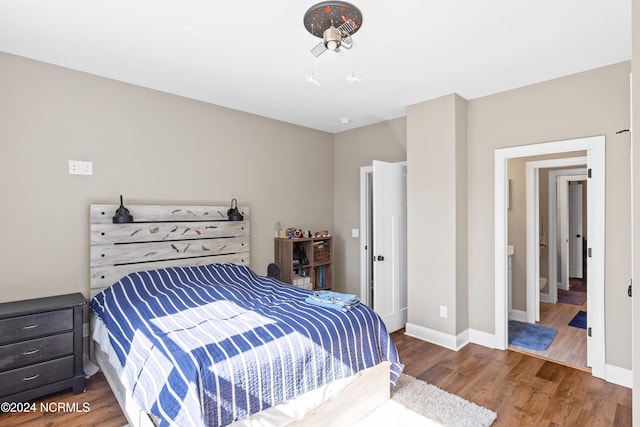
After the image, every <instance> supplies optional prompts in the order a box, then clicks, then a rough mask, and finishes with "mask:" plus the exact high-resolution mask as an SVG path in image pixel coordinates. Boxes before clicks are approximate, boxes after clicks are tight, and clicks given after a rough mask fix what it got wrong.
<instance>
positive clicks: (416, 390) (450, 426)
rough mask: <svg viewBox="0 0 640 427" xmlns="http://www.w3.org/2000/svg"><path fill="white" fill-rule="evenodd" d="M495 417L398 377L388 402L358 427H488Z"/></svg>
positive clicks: (420, 384) (414, 380)
mask: <svg viewBox="0 0 640 427" xmlns="http://www.w3.org/2000/svg"><path fill="white" fill-rule="evenodd" d="M496 418H497V414H496V413H495V412H493V411H490V410H489V409H486V408H483V407H482V406H478V405H476V404H475V403H472V402H469V401H467V400H465V399H463V398H461V397H459V396H456V395H455V394H451V393H448V392H446V391H444V390H442V389H440V388H438V387H436V386H434V385H431V384H428V383H426V382H424V381H421V380H418V379H416V378H413V377H410V376H409V375H405V374H401V375H400V378H399V379H398V384H397V385H396V388H395V389H394V390H393V391H392V392H391V399H390V400H388V401H387V402H385V403H384V404H383V405H381V406H380V407H379V408H377V409H376V410H375V411H373V412H372V413H371V414H369V416H367V417H366V418H364V419H363V420H362V421H361V422H360V423H358V424H357V426H358V427H368V426H379V425H406V426H412V427H414V426H446V427H487V426H490V425H491V424H492V423H493V421H495V419H496Z"/></svg>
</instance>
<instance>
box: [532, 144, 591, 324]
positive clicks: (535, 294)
mask: <svg viewBox="0 0 640 427" xmlns="http://www.w3.org/2000/svg"><path fill="white" fill-rule="evenodd" d="M586 164H587V157H586V156H580V157H563V158H559V159H549V160H537V161H530V162H526V166H525V167H526V205H527V207H526V251H525V254H526V269H527V272H526V321H527V322H529V323H535V322H537V321H539V320H540V287H539V285H538V282H539V280H540V223H539V221H537V219H538V218H540V198H539V189H540V185H539V182H540V179H539V178H540V169H546V168H557V167H569V166H581V165H586ZM576 170H579V171H582V174H584V173H586V169H584V168H580V169H576ZM551 172H552V171H549V205H548V206H549V212H548V216H547V218H546V220H547V223H548V225H547V229H548V230H549V245H548V246H547V249H548V251H547V256H548V265H549V276H551V273H552V268H551V260H552V258H553V260H554V261H555V257H554V256H553V255H552V254H555V251H556V250H557V249H556V244H555V239H554V236H555V235H556V234H555V233H556V220H555V219H556V191H555V190H556V187H555V180H554V185H553V194H552V191H551V187H552V185H551V175H552V173H551ZM566 175H568V174H566ZM552 198H553V203H552ZM552 243H553V244H552ZM554 266H555V263H554ZM555 274H556V276H555V277H557V272H556V273H555ZM547 283H548V286H549V291H550V292H549V295H550V296H551V290H552V289H551V287H552V284H551V279H550V278H548V282H547ZM556 284H557V282H554V284H553V286H556Z"/></svg>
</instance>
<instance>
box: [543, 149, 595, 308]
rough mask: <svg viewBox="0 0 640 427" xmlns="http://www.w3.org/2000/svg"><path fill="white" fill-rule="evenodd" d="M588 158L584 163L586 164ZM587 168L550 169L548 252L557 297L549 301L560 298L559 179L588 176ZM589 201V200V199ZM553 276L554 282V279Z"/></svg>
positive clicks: (550, 284)
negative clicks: (557, 254)
mask: <svg viewBox="0 0 640 427" xmlns="http://www.w3.org/2000/svg"><path fill="white" fill-rule="evenodd" d="M586 163H587V162H586V159H585V162H584V164H586ZM586 174H587V169H586V168H575V169H560V170H550V171H549V246H548V247H547V249H548V254H549V261H548V265H549V277H548V280H549V282H548V283H549V287H550V290H551V286H553V289H555V299H554V297H553V296H551V295H550V298H551V300H550V301H547V302H551V303H554V304H555V303H556V302H557V300H558V262H557V257H555V256H554V254H556V253H557V252H558V244H557V238H556V236H557V233H558V232H559V231H558V230H557V217H558V208H559V206H558V191H557V185H556V183H557V180H558V178H560V177H566V176H571V177H586ZM587 202H588V201H587ZM552 278H553V282H552V280H551V279H552Z"/></svg>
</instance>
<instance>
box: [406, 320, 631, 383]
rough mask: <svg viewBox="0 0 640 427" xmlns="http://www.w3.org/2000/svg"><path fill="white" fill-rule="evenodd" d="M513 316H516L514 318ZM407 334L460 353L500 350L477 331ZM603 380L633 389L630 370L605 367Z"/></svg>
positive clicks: (412, 329)
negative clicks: (471, 347) (466, 348)
mask: <svg viewBox="0 0 640 427" xmlns="http://www.w3.org/2000/svg"><path fill="white" fill-rule="evenodd" d="M521 313H522V314H521ZM513 314H515V316H512V315H513ZM523 314H524V311H520V310H513V311H512V312H511V313H510V314H509V318H510V319H513V320H520V316H522V315H523ZM405 334H406V335H409V336H410V337H413V338H417V339H420V340H422V341H426V342H430V343H431V344H436V345H439V346H440V347H444V348H448V349H449V350H453V351H458V350H460V349H461V348H462V347H464V346H465V345H467V344H469V343H473V344H478V345H481V346H483V347H488V348H493V349H499V348H500V345H498V344H499V343H498V341H497V339H496V336H495V334H492V333H489V332H484V331H478V330H476V329H467V330H465V331H463V332H462V333H460V334H458V335H451V334H446V333H444V332H440V331H436V330H434V329H430V328H426V327H424V326H420V325H416V324H413V323H407V324H406V326H405ZM603 379H604V380H605V381H608V382H610V383H613V384H617V385H620V386H622V387H627V388H632V386H633V371H632V370H630V369H625V368H620V367H618V366H613V365H605V375H604V378H603Z"/></svg>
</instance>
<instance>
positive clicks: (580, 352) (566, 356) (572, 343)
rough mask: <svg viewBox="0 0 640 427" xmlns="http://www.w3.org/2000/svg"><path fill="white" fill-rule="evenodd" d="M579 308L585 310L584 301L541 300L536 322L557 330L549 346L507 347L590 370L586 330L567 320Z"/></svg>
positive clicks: (571, 317) (569, 319)
mask: <svg viewBox="0 0 640 427" xmlns="http://www.w3.org/2000/svg"><path fill="white" fill-rule="evenodd" d="M580 310H582V311H587V303H586V302H585V303H584V304H582V305H573V304H562V303H557V304H550V303H546V302H541V303H540V322H538V324H539V325H542V326H546V327H548V328H553V329H555V330H556V331H557V332H558V334H557V335H556V337H555V338H554V339H553V341H552V342H551V345H550V346H549V348H547V349H546V350H544V351H536V350H529V349H525V348H520V347H516V346H509V348H510V349H512V350H514V351H519V352H524V353H528V354H534V355H536V356H540V357H543V358H547V359H549V360H552V361H556V362H558V363H564V364H568V365H571V366H575V367H577V368H578V369H583V370H587V371H589V372H591V369H590V368H588V367H587V330H586V329H581V328H576V327H573V326H569V322H570V321H571V320H572V319H573V317H574V316H575V315H576V314H577V313H578V311H580Z"/></svg>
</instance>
